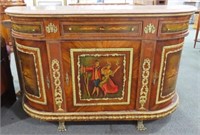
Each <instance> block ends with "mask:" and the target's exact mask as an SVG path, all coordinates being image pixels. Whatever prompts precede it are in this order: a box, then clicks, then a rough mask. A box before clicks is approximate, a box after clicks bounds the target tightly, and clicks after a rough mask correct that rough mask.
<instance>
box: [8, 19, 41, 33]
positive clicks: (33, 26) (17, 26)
mask: <svg viewBox="0 0 200 135" xmlns="http://www.w3.org/2000/svg"><path fill="white" fill-rule="evenodd" d="M12 32H13V34H14V36H18V37H25V36H27V37H30V36H31V37H32V36H34V37H37V36H39V37H41V36H44V29H43V23H42V22H32V23H31V22H26V23H25V22H14V23H12Z"/></svg>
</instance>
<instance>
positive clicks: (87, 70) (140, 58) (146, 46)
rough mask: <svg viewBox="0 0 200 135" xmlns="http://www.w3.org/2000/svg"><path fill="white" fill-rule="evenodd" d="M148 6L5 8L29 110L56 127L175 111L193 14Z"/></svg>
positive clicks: (182, 9)
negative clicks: (58, 122)
mask: <svg viewBox="0 0 200 135" xmlns="http://www.w3.org/2000/svg"><path fill="white" fill-rule="evenodd" d="M77 8H78V9H79V11H77V10H76V9H77ZM95 8H97V10H92V9H95ZM144 8H146V9H148V8H149V9H152V10H148V12H147V11H144ZM148 8H147V6H145V7H143V6H137V7H133V6H110V7H108V6H79V7H76V6H74V7H70V6H69V7H57V8H56V7H55V9H49V10H48V9H43V10H42V9H33V10H31V9H30V8H22V7H16V8H9V9H7V10H6V12H7V13H8V14H9V15H10V16H11V20H12V35H13V37H14V38H15V43H16V48H17V56H18V62H19V63H20V64H19V65H20V72H21V75H22V86H23V92H24V94H23V95H24V96H23V108H24V110H25V111H26V112H27V113H28V114H29V115H30V116H32V117H34V118H39V119H42V120H53V121H85V120H150V119H157V118H161V117H164V116H167V115H169V114H170V113H172V112H173V111H174V110H175V109H176V107H177V104H178V101H179V100H178V99H179V98H178V95H177V93H176V90H175V86H176V80H177V75H178V68H179V62H180V57H181V51H182V48H183V42H184V37H185V36H186V35H187V34H188V21H189V18H190V15H191V14H192V13H193V11H194V9H193V8H192V7H188V6H184V7H170V8H169V7H166V6H155V7H152V6H149V7H148Z"/></svg>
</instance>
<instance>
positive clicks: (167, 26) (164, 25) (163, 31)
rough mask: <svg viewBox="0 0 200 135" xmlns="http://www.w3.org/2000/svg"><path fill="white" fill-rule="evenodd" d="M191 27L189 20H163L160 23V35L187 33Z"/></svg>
mask: <svg viewBox="0 0 200 135" xmlns="http://www.w3.org/2000/svg"><path fill="white" fill-rule="evenodd" d="M188 27H189V23H188V21H161V22H160V24H159V33H158V34H159V37H162V36H173V35H176V36H178V35H177V34H182V33H187V31H188Z"/></svg>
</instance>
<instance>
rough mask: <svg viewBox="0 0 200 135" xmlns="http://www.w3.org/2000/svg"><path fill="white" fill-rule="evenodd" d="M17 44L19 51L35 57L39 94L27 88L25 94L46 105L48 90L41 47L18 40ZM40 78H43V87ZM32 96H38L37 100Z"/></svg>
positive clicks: (30, 98) (31, 99)
mask: <svg viewBox="0 0 200 135" xmlns="http://www.w3.org/2000/svg"><path fill="white" fill-rule="evenodd" d="M15 44H16V47H17V50H18V51H20V52H22V53H26V54H30V55H33V58H34V64H35V71H36V77H37V85H38V90H39V96H35V95H32V94H30V93H28V92H27V91H26V90H25V96H26V97H27V98H28V99H29V100H30V101H32V102H35V103H38V104H42V105H46V104H47V98H46V92H45V86H44V78H43V75H44V74H43V69H42V59H41V53H40V49H39V48H36V47H30V46H24V45H21V44H19V43H17V42H15ZM35 53H36V55H35ZM37 61H38V64H37ZM38 71H39V72H38ZM39 79H40V80H41V87H40V81H39ZM32 97H34V98H36V99H37V100H36V99H34V98H32ZM41 98H43V100H42V101H39V100H40V99H41Z"/></svg>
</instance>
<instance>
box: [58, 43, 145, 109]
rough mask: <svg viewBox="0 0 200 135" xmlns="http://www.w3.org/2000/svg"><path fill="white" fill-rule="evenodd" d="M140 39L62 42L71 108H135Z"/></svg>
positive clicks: (65, 86) (68, 104) (67, 104)
mask: <svg viewBox="0 0 200 135" xmlns="http://www.w3.org/2000/svg"><path fill="white" fill-rule="evenodd" d="M140 44H141V42H140V41H132V40H130V41H123V40H119V41H116V40H115V41H65V42H62V43H61V50H62V65H63V73H64V76H65V77H64V81H65V83H64V91H65V96H66V108H67V111H68V112H89V111H90V112H91V111H119V110H121V111H123V110H126V111H127V110H134V109H135V102H136V91H137V84H138V65H139V52H140Z"/></svg>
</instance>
